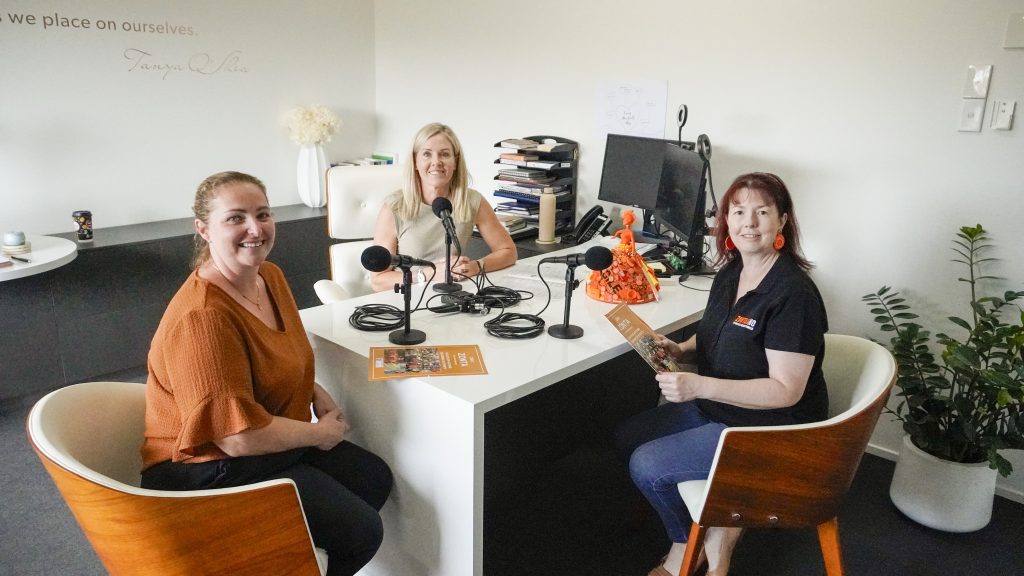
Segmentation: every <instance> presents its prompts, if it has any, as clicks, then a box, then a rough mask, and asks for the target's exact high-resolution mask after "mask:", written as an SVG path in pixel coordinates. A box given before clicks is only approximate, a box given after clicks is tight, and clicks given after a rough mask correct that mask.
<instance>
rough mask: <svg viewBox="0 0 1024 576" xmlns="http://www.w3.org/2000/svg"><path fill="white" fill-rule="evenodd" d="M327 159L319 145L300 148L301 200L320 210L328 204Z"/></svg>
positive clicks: (299, 178)
mask: <svg viewBox="0 0 1024 576" xmlns="http://www.w3.org/2000/svg"><path fill="white" fill-rule="evenodd" d="M327 168H328V166H327V158H326V157H325V156H324V148H323V146H321V145H319V144H303V145H302V146H300V147H299V161H298V164H297V165H296V170H295V171H296V174H297V175H298V181H297V184H298V187H299V199H300V200H302V203H303V204H305V205H306V206H310V207H313V208H319V207H321V206H323V205H325V204H327Z"/></svg>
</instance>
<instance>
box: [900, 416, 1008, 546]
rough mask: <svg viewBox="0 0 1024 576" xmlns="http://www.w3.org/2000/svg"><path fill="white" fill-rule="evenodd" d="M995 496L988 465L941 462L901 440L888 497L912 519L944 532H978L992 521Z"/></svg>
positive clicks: (985, 463)
mask: <svg viewBox="0 0 1024 576" xmlns="http://www.w3.org/2000/svg"><path fill="white" fill-rule="evenodd" d="M995 493H996V471H995V470H993V469H992V468H989V466H988V462H981V463H978V464H960V463H958V462H950V461H948V460H942V459H941V458H936V457H935V456H932V455H931V454H928V453H927V452H925V451H923V450H921V449H920V448H918V447H917V446H915V445H914V443H913V442H911V441H910V436H909V435H906V436H904V437H903V445H902V447H901V448H900V458H899V460H898V461H897V462H896V472H895V473H894V474H893V477H892V485H891V486H890V487H889V498H891V499H892V503H893V504H895V505H896V508H898V509H899V510H900V512H902V513H904V514H905V515H907V517H909V518H910V519H911V520H913V521H915V522H917V523H919V524H923V525H925V526H927V527H929V528H934V529H936V530H943V531H946V532H973V531H975V530H980V529H982V528H984V527H985V526H986V525H987V524H988V523H989V520H991V518H992V501H993V499H994V498H995Z"/></svg>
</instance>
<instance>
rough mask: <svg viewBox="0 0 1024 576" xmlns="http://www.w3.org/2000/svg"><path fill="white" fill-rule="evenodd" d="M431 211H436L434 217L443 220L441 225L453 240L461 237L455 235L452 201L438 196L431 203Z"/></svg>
mask: <svg viewBox="0 0 1024 576" xmlns="http://www.w3.org/2000/svg"><path fill="white" fill-rule="evenodd" d="M430 209H431V210H433V211H434V216H437V217H438V218H440V219H441V225H442V226H444V229H445V231H447V232H448V233H449V234H451V236H452V239H457V238H458V237H459V235H458V234H456V233H455V221H454V220H452V202H451V200H449V199H447V198H445V197H443V196H438V197H437V198H434V201H433V202H431V203H430Z"/></svg>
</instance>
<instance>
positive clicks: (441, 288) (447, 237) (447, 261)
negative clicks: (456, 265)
mask: <svg viewBox="0 0 1024 576" xmlns="http://www.w3.org/2000/svg"><path fill="white" fill-rule="evenodd" d="M459 290H462V284H459V283H458V282H452V235H451V233H450V232H448V230H447V229H445V231H444V282H435V283H434V292H441V293H442V294H449V293H451V292H458V291H459Z"/></svg>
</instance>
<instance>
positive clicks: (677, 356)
mask: <svg viewBox="0 0 1024 576" xmlns="http://www.w3.org/2000/svg"><path fill="white" fill-rule="evenodd" d="M655 336H657V337H658V340H657V343H658V345H660V346H661V348H662V349H663V350H664V351H665V353H666V354H668V355H669V357H670V358H672V359H673V360H675V361H676V362H679V361H680V360H682V359H683V351H682V350H680V349H679V344H676V343H675V342H673V341H672V340H669V339H668V338H666V337H665V336H662V335H661V334H655Z"/></svg>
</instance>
